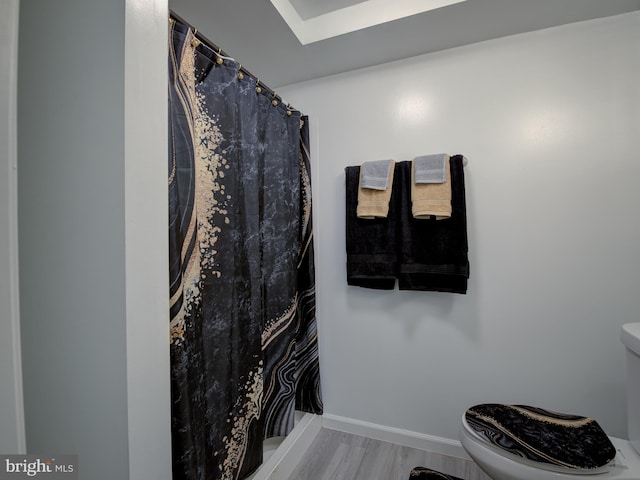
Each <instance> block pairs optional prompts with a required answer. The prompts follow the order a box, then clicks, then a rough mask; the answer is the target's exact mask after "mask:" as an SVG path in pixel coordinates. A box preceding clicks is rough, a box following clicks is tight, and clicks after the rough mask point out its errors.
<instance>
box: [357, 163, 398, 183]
mask: <svg viewBox="0 0 640 480" xmlns="http://www.w3.org/2000/svg"><path fill="white" fill-rule="evenodd" d="M393 164H394V161H393V160H376V161H375V162H364V163H363V164H362V167H361V168H360V188H371V189H373V190H386V189H387V188H389V177H390V176H391V169H392V168H393ZM392 181H393V179H392Z"/></svg>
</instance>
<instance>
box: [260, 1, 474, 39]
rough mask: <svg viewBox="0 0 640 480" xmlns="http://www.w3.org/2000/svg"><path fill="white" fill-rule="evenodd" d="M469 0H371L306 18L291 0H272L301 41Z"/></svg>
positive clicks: (340, 33)
mask: <svg viewBox="0 0 640 480" xmlns="http://www.w3.org/2000/svg"><path fill="white" fill-rule="evenodd" d="M465 1H466V0H393V1H392V2H390V1H389V0H368V1H366V2H363V3H358V4H356V5H351V6H349V7H345V8H341V9H339V10H335V11H333V12H329V13H325V14H324V15H320V16H318V17H313V18H309V19H308V20H303V19H302V18H300V15H299V14H298V12H297V11H296V9H295V8H294V6H293V5H292V4H291V3H290V1H289V0H271V3H272V4H273V6H274V7H275V8H276V10H278V13H279V14H280V15H281V16H282V18H283V19H284V21H285V22H287V25H289V28H290V29H291V30H292V31H293V33H294V34H295V36H296V37H298V40H299V41H300V43H301V44H302V45H307V44H309V43H313V42H317V41H320V40H325V39H327V38H331V37H337V36H338V35H343V34H345V33H350V32H355V31H356V30H361V29H363V28H368V27H372V26H374V25H379V24H381V23H386V22H391V21H393V20H398V19H400V18H404V17H409V16H411V15H416V14H418V13H423V12H427V11H429V10H435V9H436V8H441V7H446V6H447V5H452V4H454V3H461V2H465Z"/></svg>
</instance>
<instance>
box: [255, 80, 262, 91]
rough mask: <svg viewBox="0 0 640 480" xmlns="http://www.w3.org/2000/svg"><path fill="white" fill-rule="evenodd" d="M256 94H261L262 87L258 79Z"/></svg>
mask: <svg viewBox="0 0 640 480" xmlns="http://www.w3.org/2000/svg"><path fill="white" fill-rule="evenodd" d="M256 93H262V87H261V86H260V79H259V78H256Z"/></svg>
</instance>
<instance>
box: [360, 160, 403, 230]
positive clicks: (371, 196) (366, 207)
mask: <svg viewBox="0 0 640 480" xmlns="http://www.w3.org/2000/svg"><path fill="white" fill-rule="evenodd" d="M382 162H388V166H387V169H388V170H387V181H386V185H387V187H386V188H385V189H384V190H377V189H375V190H374V189H372V188H369V187H363V170H364V165H363V167H362V168H359V170H360V173H359V175H360V177H359V184H358V208H357V212H356V213H357V215H358V218H364V219H369V220H370V219H373V218H386V217H387V215H388V214H389V200H390V199H391V190H392V186H393V172H394V168H395V162H394V161H393V160H382ZM367 163H376V162H365V164H367ZM379 185H381V182H379Z"/></svg>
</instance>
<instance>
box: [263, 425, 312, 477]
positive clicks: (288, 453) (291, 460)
mask: <svg viewBox="0 0 640 480" xmlns="http://www.w3.org/2000/svg"><path fill="white" fill-rule="evenodd" d="M320 428H322V421H321V417H320V416H318V415H314V414H312V413H305V414H304V415H303V416H302V418H300V419H299V420H298V421H297V422H296V426H295V427H294V428H293V430H292V431H291V433H290V434H289V435H287V436H286V438H285V439H284V440H283V441H282V443H281V444H280V446H279V447H278V448H277V449H276V450H275V452H273V454H272V455H271V457H269V459H268V460H267V461H266V462H264V463H263V464H262V466H261V467H260V469H258V471H257V472H256V473H254V474H253V476H252V477H251V480H286V479H288V478H289V477H290V476H291V474H292V473H293V471H294V470H295V468H296V466H297V465H298V462H299V461H300V459H301V458H302V457H303V455H304V454H305V452H306V451H307V449H308V448H309V447H310V446H311V443H312V442H313V439H314V438H316V435H318V433H319V432H320Z"/></svg>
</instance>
